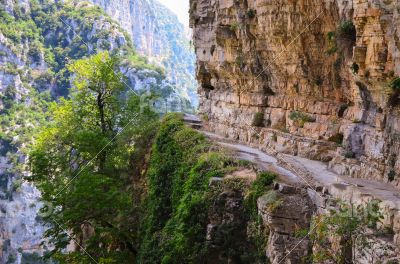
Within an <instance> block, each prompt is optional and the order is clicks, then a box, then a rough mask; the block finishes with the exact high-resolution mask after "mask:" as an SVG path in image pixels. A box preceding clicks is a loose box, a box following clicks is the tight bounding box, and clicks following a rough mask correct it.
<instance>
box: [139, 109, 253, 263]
mask: <svg viewBox="0 0 400 264" xmlns="http://www.w3.org/2000/svg"><path fill="white" fill-rule="evenodd" d="M211 147H212V146H211V145H210V143H209V142H208V141H207V140H206V138H205V137H204V136H203V135H202V134H200V133H198V132H196V131H194V130H193V129H190V128H188V127H186V126H185V125H184V123H183V121H182V117H181V116H179V115H167V116H165V117H164V120H163V122H162V124H161V127H160V129H159V131H158V134H157V136H156V139H155V142H154V145H153V148H152V156H151V161H150V167H149V170H148V175H147V177H148V182H147V186H148V197H147V199H146V202H145V204H144V208H145V215H144V221H143V223H142V225H141V230H142V231H143V233H142V234H141V235H140V237H142V238H143V239H142V241H141V245H140V250H139V254H138V262H139V263H200V262H201V261H202V260H203V259H204V258H205V257H206V256H207V252H208V248H207V243H206V240H205V239H206V226H207V223H208V222H207V220H208V218H207V217H208V209H209V207H210V206H211V205H212V200H213V192H212V190H211V189H210V187H209V180H210V179H211V178H213V177H223V176H224V175H225V174H226V173H227V172H229V171H232V170H233V169H234V168H236V167H238V166H244V165H245V164H243V163H241V162H238V161H235V160H233V159H232V158H229V157H228V156H226V155H224V154H223V153H220V152H212V151H211V152H210V150H211V149H212V148H211Z"/></svg>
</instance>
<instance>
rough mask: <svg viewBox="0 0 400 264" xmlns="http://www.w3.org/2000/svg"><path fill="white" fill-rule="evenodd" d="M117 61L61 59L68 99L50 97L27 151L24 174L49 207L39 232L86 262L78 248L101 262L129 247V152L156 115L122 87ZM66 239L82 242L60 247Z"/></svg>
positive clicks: (128, 252) (70, 257)
mask: <svg viewBox="0 0 400 264" xmlns="http://www.w3.org/2000/svg"><path fill="white" fill-rule="evenodd" d="M118 68H119V60H118V58H116V57H111V56H110V55H109V54H108V53H107V52H103V53H99V54H97V55H94V56H92V57H90V58H88V59H83V60H78V61H76V62H74V63H73V64H71V65H69V70H70V71H71V72H72V73H73V76H74V77H73V88H72V91H71V98H70V99H61V100H60V102H58V103H53V105H52V106H51V109H50V112H51V114H50V116H51V120H50V122H49V125H48V126H46V127H45V128H44V129H42V131H41V132H40V133H39V134H38V135H37V137H36V140H35V144H34V146H33V147H32V150H31V152H30V166H31V171H32V177H31V179H32V180H33V181H35V183H36V184H37V186H38V187H39V189H40V190H41V192H42V197H43V200H44V201H46V202H47V203H48V206H47V207H51V210H48V211H47V212H46V214H44V217H43V218H44V220H45V221H46V222H47V223H49V224H50V229H49V230H48V231H47V232H46V234H45V235H46V236H47V237H48V238H49V240H50V242H51V243H53V244H54V245H55V248H54V250H53V252H52V253H53V254H54V253H56V254H55V255H54V256H55V257H56V259H57V260H59V261H60V262H61V263H74V262H76V263H91V262H93V261H92V260H91V258H89V257H88V256H87V255H85V254H86V252H87V253H88V254H89V255H90V256H91V257H93V258H94V259H96V261H98V262H102V263H114V262H113V261H116V262H118V263H126V260H127V259H133V257H134V256H135V254H136V247H135V239H136V238H135V226H136V225H135V217H134V215H135V205H134V203H133V197H132V177H133V176H134V175H132V173H131V172H133V171H135V170H134V169H132V167H134V166H136V164H133V163H132V156H134V154H135V152H136V151H138V150H141V149H143V148H144V147H143V146H142V145H143V144H147V142H148V140H147V141H146V140H143V138H144V137H145V138H150V137H151V135H152V134H153V132H154V129H155V126H156V124H157V122H153V121H156V120H157V116H156V115H155V114H154V113H152V112H151V111H150V109H141V108H140V104H139V102H140V100H139V98H138V96H136V95H134V94H131V93H130V92H129V91H128V92H126V91H125V90H126V89H125V87H124V85H123V82H122V78H123V77H122V74H121V73H120V72H119V71H118ZM44 209H48V208H44ZM44 209H43V210H44ZM71 242H75V243H77V244H79V245H80V246H82V247H80V246H77V247H76V248H77V252H74V253H70V254H63V253H62V252H63V251H62V250H63V249H64V248H65V247H66V246H67V245H69V244H70V243H71ZM121 259H123V260H124V261H121Z"/></svg>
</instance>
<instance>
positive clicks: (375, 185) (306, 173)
mask: <svg viewBox="0 0 400 264" xmlns="http://www.w3.org/2000/svg"><path fill="white" fill-rule="evenodd" d="M201 132H202V133H204V134H205V135H206V136H207V137H208V138H210V139H211V140H213V141H214V142H216V143H218V144H220V145H221V146H224V147H226V148H227V149H230V150H232V151H233V152H234V153H235V155H237V157H238V158H240V159H243V160H247V161H250V162H252V163H254V164H256V165H257V166H258V167H259V168H260V169H262V170H266V171H271V172H274V173H276V174H278V175H279V181H281V182H284V183H287V184H290V185H293V186H296V187H308V188H309V189H311V190H313V191H315V190H317V189H318V190H319V191H321V190H322V189H326V190H328V193H329V194H331V195H332V196H334V197H335V198H338V199H342V200H348V201H349V200H350V201H351V200H353V201H365V202H366V201H368V200H370V199H372V198H374V199H379V200H381V201H382V204H383V206H385V207H387V209H390V210H393V213H395V214H396V212H397V213H399V214H400V191H399V190H397V189H395V188H394V187H393V186H391V185H390V184H386V183H381V182H375V181H371V180H364V179H355V178H350V177H346V176H342V175H338V174H336V173H334V172H332V171H330V170H329V169H328V167H327V164H326V163H323V162H320V161H314V160H309V159H305V158H301V157H298V156H291V155H286V154H278V155H277V156H276V157H274V156H271V155H268V154H266V153H264V152H262V151H261V150H259V149H257V148H253V147H249V146H246V145H244V144H239V143H233V142H228V141H227V140H226V139H225V138H224V137H222V136H220V135H217V134H214V133H210V132H205V131H201Z"/></svg>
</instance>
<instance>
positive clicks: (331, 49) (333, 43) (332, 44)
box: [326, 31, 338, 55]
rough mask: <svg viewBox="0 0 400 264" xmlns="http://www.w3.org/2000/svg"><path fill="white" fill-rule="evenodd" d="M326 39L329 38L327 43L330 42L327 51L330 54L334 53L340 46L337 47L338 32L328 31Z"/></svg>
mask: <svg viewBox="0 0 400 264" xmlns="http://www.w3.org/2000/svg"><path fill="white" fill-rule="evenodd" d="M326 40H327V43H328V49H327V50H326V53H327V54H328V55H332V54H334V53H335V52H336V51H337V50H338V47H337V44H336V34H335V32H332V31H331V32H328V33H327V34H326Z"/></svg>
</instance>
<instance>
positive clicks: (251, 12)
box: [247, 8, 256, 19]
mask: <svg viewBox="0 0 400 264" xmlns="http://www.w3.org/2000/svg"><path fill="white" fill-rule="evenodd" d="M247 17H248V18H250V19H253V18H255V17H256V11H255V10H254V9H251V8H249V9H248V10H247Z"/></svg>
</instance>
